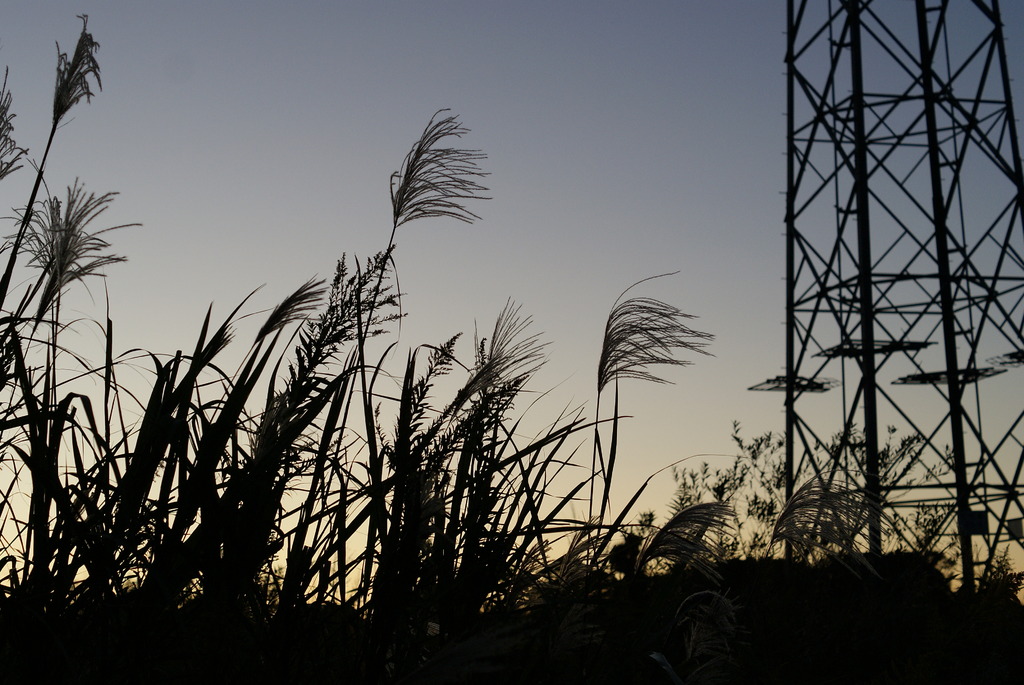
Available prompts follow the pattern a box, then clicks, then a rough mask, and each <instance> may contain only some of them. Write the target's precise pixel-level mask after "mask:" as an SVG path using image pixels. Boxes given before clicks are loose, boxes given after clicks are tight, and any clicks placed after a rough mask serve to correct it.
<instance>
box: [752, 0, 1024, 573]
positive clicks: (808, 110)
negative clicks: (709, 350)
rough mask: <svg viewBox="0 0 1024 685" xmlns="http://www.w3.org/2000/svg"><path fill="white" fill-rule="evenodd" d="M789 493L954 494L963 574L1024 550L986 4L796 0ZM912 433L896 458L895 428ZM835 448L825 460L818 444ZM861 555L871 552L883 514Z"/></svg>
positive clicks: (1003, 190) (1008, 218)
mask: <svg viewBox="0 0 1024 685" xmlns="http://www.w3.org/2000/svg"><path fill="white" fill-rule="evenodd" d="M787 23H788V26H787V35H788V51H787V56H786V61H787V72H788V79H787V84H788V93H787V96H788V107H787V110H788V112H787V121H788V141H787V145H788V155H787V156H788V168H787V189H786V236H787V238H786V250H787V260H786V283H787V290H786V298H787V302H786V330H787V353H786V354H787V358H786V375H785V376H780V377H777V378H774V379H771V380H769V381H767V382H765V383H762V384H761V385H759V386H755V388H756V389H775V390H781V391H784V392H785V393H786V400H785V404H786V416H787V418H786V438H787V455H786V458H787V467H788V474H789V482H788V484H787V487H788V489H790V491H792V487H793V483H794V482H795V481H796V479H797V478H800V477H804V476H806V475H807V474H809V473H821V472H826V471H829V470H830V469H832V468H836V467H838V468H839V469H841V470H844V471H846V473H847V474H848V475H849V476H851V477H852V478H854V479H855V480H856V481H857V482H860V483H862V484H863V487H864V489H865V491H866V492H867V493H868V495H869V496H871V497H873V498H877V500H878V501H879V502H881V503H883V504H885V505H886V506H891V507H895V508H899V507H914V506H919V505H920V504H922V503H928V502H931V503H940V504H941V503H946V504H948V505H949V509H948V511H949V513H948V515H946V516H945V519H944V524H943V525H944V526H945V528H944V529H945V530H946V531H947V532H949V533H951V534H954V533H955V534H958V535H959V536H960V547H961V551H962V552H963V555H962V556H963V571H964V579H965V581H966V582H968V583H972V582H973V577H974V566H975V564H974V553H973V552H972V543H974V544H977V545H979V548H980V552H981V556H980V557H979V559H980V561H981V562H983V563H988V562H990V561H991V560H992V558H993V555H994V554H995V553H996V550H997V548H1001V546H1003V545H1005V543H1007V542H1016V543H1018V544H1020V543H1021V542H1022V539H1021V519H1022V517H1024V505H1022V496H1024V480H1022V467H1024V386H1022V385H1021V382H1022V381H1024V369H1015V368H1014V367H1019V366H1021V365H1022V364H1024V330H1022V326H1024V224H1022V209H1024V175H1022V169H1021V158H1020V152H1019V146H1018V140H1017V131H1016V128H1015V125H1016V124H1015V120H1014V114H1013V106H1012V100H1011V95H1010V80H1009V74H1008V70H1007V57H1006V50H1005V45H1004V41H1003V27H1002V23H1001V19H1000V11H999V2H998V0H789V2H788V22H787ZM890 426H891V427H892V428H893V429H894V431H895V432H894V433H893V434H894V435H897V436H915V437H913V439H914V440H915V441H916V442H914V443H912V445H911V447H910V449H909V450H906V452H908V453H907V454H904V456H903V458H902V459H900V460H895V459H893V458H892V457H893V454H894V450H891V449H890V448H889V447H887V441H888V440H889V439H890V436H889V433H890V431H889V430H888V429H889V427H890ZM827 444H833V445H836V446H837V447H836V449H834V450H832V451H830V452H828V453H826V451H824V450H823V445H827ZM869 538H870V543H871V547H872V550H873V551H879V550H880V549H881V537H880V531H879V528H878V525H877V522H876V523H875V524H874V525H872V527H871V530H870V534H869Z"/></svg>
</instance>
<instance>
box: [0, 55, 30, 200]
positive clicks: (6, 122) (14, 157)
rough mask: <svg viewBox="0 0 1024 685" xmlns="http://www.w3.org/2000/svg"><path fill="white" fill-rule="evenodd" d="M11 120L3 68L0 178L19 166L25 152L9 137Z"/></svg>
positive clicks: (8, 94)
mask: <svg viewBox="0 0 1024 685" xmlns="http://www.w3.org/2000/svg"><path fill="white" fill-rule="evenodd" d="M13 121H14V112H12V111H11V91H9V90H7V69H4V83H3V85H2V86H0V180H3V179H4V178H6V177H7V176H9V175H10V174H12V173H14V172H15V171H17V170H18V169H20V168H21V164H20V162H21V158H22V156H23V155H24V154H25V150H24V149H22V148H20V147H18V146H17V145H16V144H15V142H14V139H13V138H12V137H11V132H12V131H14V124H13V123H12V122H13Z"/></svg>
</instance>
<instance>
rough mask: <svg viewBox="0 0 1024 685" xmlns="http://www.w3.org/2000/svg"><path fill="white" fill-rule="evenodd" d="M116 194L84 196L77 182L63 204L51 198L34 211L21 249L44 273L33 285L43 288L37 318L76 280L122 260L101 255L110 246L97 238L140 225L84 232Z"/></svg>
mask: <svg viewBox="0 0 1024 685" xmlns="http://www.w3.org/2000/svg"><path fill="white" fill-rule="evenodd" d="M116 195H117V193H106V194H104V195H101V196H99V197H97V196H96V194H95V193H89V194H88V195H87V194H86V192H85V188H84V187H83V186H82V185H80V184H79V183H78V180H77V179H76V180H75V183H74V185H72V186H69V187H68V191H67V196H66V199H65V201H64V203H61V201H60V200H59V199H57V198H50V199H49V200H47V201H45V202H44V203H43V207H42V210H41V211H38V212H33V214H32V219H31V222H30V224H29V230H28V232H27V233H26V234H25V244H24V249H25V251H26V252H28V253H29V255H31V260H30V261H29V264H30V265H32V266H35V267H38V268H40V269H42V270H43V279H44V281H41V285H39V284H37V286H36V287H37V288H38V287H41V288H42V291H41V294H40V299H39V309H38V313H37V316H42V314H43V313H44V312H45V311H46V310H47V309H48V308H49V307H50V305H51V304H53V303H54V302H55V301H56V299H57V298H58V297H59V295H60V293H61V292H63V291H64V290H65V289H66V288H67V287H68V286H69V285H71V284H72V283H74V282H75V281H80V280H83V279H84V278H85V277H86V276H103V273H102V270H103V268H104V267H106V266H109V265H111V264H116V263H118V262H123V261H125V258H124V257H121V256H119V255H113V254H104V251H105V250H107V248H109V247H110V243H108V242H107V241H106V240H105V239H104V238H102V237H100V236H102V235H103V234H104V233H108V232H110V231H113V230H116V229H119V228H128V227H131V226H138V225H139V224H122V225H120V226H111V227H109V228H104V229H101V230H99V231H95V232H89V231H88V230H87V228H88V226H89V224H90V223H91V222H92V221H93V220H94V219H96V218H97V217H98V216H99V215H100V214H102V213H103V212H105V211H106V209H107V207H109V206H110V203H111V202H113V200H114V197H115V196H116Z"/></svg>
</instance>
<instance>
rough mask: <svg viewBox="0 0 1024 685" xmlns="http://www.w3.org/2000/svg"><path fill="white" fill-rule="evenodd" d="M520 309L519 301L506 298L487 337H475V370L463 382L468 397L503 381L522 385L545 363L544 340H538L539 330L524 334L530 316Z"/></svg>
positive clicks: (530, 319)
mask: <svg viewBox="0 0 1024 685" xmlns="http://www.w3.org/2000/svg"><path fill="white" fill-rule="evenodd" d="M521 311H522V306H521V305H517V304H515V303H513V302H512V300H508V301H506V302H505V306H504V307H503V308H502V310H501V312H500V313H499V314H498V318H497V319H495V321H494V330H493V332H492V333H491V338H490V340H489V341H488V340H486V339H484V340H481V339H480V338H479V337H477V338H476V356H477V359H476V373H475V374H474V375H473V378H472V379H471V380H470V382H469V384H468V385H467V386H466V391H465V392H466V396H467V397H471V396H473V395H475V394H479V393H485V392H487V391H488V390H490V389H493V388H495V387H497V386H499V385H504V384H511V385H513V386H515V387H516V388H519V387H522V385H523V384H524V383H525V382H526V381H527V380H528V379H529V378H530V376H532V375H533V374H534V373H536V371H537V369H539V368H540V367H541V366H542V365H543V364H544V348H545V347H547V343H544V342H541V340H540V334H539V333H533V334H530V335H524V333H525V332H526V330H527V329H528V328H529V327H530V324H532V323H533V317H530V316H523V315H522V314H521V313H520V312H521Z"/></svg>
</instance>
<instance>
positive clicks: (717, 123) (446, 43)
mask: <svg viewBox="0 0 1024 685" xmlns="http://www.w3.org/2000/svg"><path fill="white" fill-rule="evenodd" d="M239 7H240V3H237V2H222V1H218V0H206V1H204V2H187V1H180V2H175V3H140V2H102V1H99V0H94V1H93V2H65V1H53V2H49V1H48V2H39V1H38V0H37V1H35V2H23V1H21V0H7V1H5V2H4V3H3V6H2V7H0V63H2V64H4V65H7V66H8V67H9V68H10V73H9V77H8V87H9V89H10V90H11V92H12V93H13V97H14V101H13V109H14V111H15V112H16V113H17V119H16V120H15V122H14V124H15V131H14V137H15V139H16V140H17V142H18V143H19V144H20V145H22V146H24V147H28V148H29V149H30V156H32V157H36V158H38V156H39V155H40V154H41V151H42V147H43V145H44V144H45V136H46V133H47V130H48V126H49V116H50V115H49V110H50V106H51V102H52V88H53V78H54V76H53V73H54V66H55V64H56V48H55V45H54V43H55V41H56V42H59V44H60V47H61V49H63V50H72V49H73V48H74V44H75V41H76V39H77V37H78V33H79V31H80V28H81V22H80V20H78V19H76V15H79V14H83V13H84V14H88V15H89V24H88V26H89V30H90V32H91V33H92V34H93V36H94V38H95V40H96V41H98V42H99V43H100V46H101V48H100V50H99V52H98V54H97V58H98V61H99V64H100V67H101V70H102V79H103V90H102V92H100V93H98V94H97V96H96V97H95V98H94V99H93V101H92V102H91V103H90V104H88V105H84V104H82V105H79V106H78V107H76V108H75V110H73V112H72V116H71V118H70V119H71V120H70V121H69V122H68V123H66V124H65V125H64V127H63V128H62V129H61V130H60V131H59V132H58V136H57V139H56V141H55V144H54V150H53V152H52V153H51V157H50V160H49V162H48V165H47V178H48V182H49V184H50V189H51V191H52V192H55V193H60V192H62V190H61V189H62V188H64V187H65V186H67V185H69V184H71V183H72V182H73V181H74V180H75V178H79V179H81V181H82V182H83V183H84V184H85V185H86V187H87V189H89V190H92V191H95V192H97V193H102V192H107V191H118V192H119V193H120V195H119V196H118V197H117V199H116V201H115V203H114V205H113V207H112V208H111V209H110V211H108V212H107V214H106V215H105V217H104V218H105V220H106V222H107V223H108V224H111V225H113V224H121V223H128V222H140V223H141V224H142V227H140V228H131V229H125V230H123V231H120V232H118V233H116V234H112V236H111V238H112V242H113V243H114V249H115V250H116V251H117V252H118V253H119V254H122V255H126V256H127V257H128V258H129V261H128V262H127V263H124V264H118V265H115V266H112V267H110V268H109V269H108V271H107V274H108V278H107V279H106V281H107V282H106V286H107V288H108V290H109V293H110V307H111V313H112V318H113V319H114V321H115V322H116V325H117V327H118V328H117V331H116V336H117V339H116V343H115V347H116V348H117V349H118V350H122V351H123V350H128V349H131V348H143V349H148V350H151V351H155V352H173V351H174V350H175V349H180V348H185V349H188V348H190V347H191V346H192V345H193V344H194V340H195V337H196V336H197V334H198V331H199V327H200V324H201V322H202V318H203V315H204V314H205V312H206V309H207V307H208V306H209V305H210V304H211V302H212V303H213V306H214V312H215V316H221V317H223V316H226V315H227V314H228V313H229V312H230V311H231V309H233V308H234V306H235V305H236V304H237V303H238V302H240V301H241V300H242V299H243V298H244V297H245V296H246V295H247V294H249V293H250V292H251V291H252V290H253V289H255V288H258V287H260V286H263V287H262V289H261V290H260V291H259V292H258V293H257V294H256V295H255V296H254V297H253V298H252V300H251V301H250V304H249V305H247V308H246V311H254V310H259V309H265V308H269V307H272V306H273V305H274V304H276V302H277V301H279V300H280V299H281V298H283V297H284V296H286V295H287V294H289V293H290V292H291V291H293V290H294V289H295V288H296V287H298V286H299V285H300V284H301V283H303V282H304V281H305V280H307V279H308V278H309V277H310V276H313V275H316V274H319V275H321V276H329V275H330V274H331V273H332V271H333V268H334V264H335V261H336V260H337V259H338V258H339V257H340V256H341V254H342V253H348V254H349V255H353V254H355V255H359V256H362V257H365V256H368V255H370V254H372V253H374V252H376V251H378V250H380V249H382V248H383V247H384V246H385V245H386V242H387V239H388V235H389V232H390V211H391V210H390V200H389V194H388V181H389V176H390V174H391V172H392V171H394V170H396V169H397V168H398V167H399V165H400V164H401V161H402V158H403V157H404V155H405V153H406V152H407V151H408V149H409V147H410V146H411V145H412V143H413V142H414V141H415V140H416V139H417V137H418V136H419V134H420V132H421V131H422V130H423V128H424V126H425V125H426V124H427V122H428V121H429V120H430V118H431V115H432V114H433V113H434V112H435V111H437V110H439V109H441V108H450V109H451V110H452V112H453V113H455V114H457V115H458V116H459V117H460V119H461V120H462V121H463V123H464V124H465V125H466V126H467V127H468V128H470V129H471V131H472V132H471V134H470V135H468V136H467V137H466V138H465V139H464V141H463V142H464V143H465V145H466V146H467V147H471V148H478V149H480V150H482V151H484V152H485V153H486V154H487V157H488V158H487V160H486V161H485V162H484V163H483V166H484V168H485V170H486V171H488V172H490V176H489V177H488V178H487V179H486V185H487V186H488V187H489V189H490V194H491V195H492V197H493V199H491V200H489V201H487V202H483V203H477V204H475V205H474V206H473V207H472V209H473V211H475V212H476V213H478V214H479V215H480V216H481V220H480V221H479V222H477V223H476V224H474V225H466V224H462V223H459V222H454V221H448V220H430V221H418V222H414V223H412V224H408V225H406V226H403V227H402V228H401V230H400V233H399V235H398V236H397V243H398V250H397V253H396V260H397V264H398V270H399V277H400V280H401V288H402V291H403V292H404V293H405V295H404V299H403V304H404V307H405V310H406V312H407V313H408V316H407V318H406V320H405V321H404V322H403V326H402V332H401V342H400V345H399V348H400V350H401V352H400V353H399V354H400V358H403V357H404V351H405V350H407V349H410V348H412V347H414V346H416V345H418V344H421V343H437V342H441V341H443V340H445V339H447V338H448V337H450V335H452V334H453V333H455V332H459V331H463V332H465V333H466V334H467V336H468V340H471V339H472V333H473V330H474V326H475V325H479V327H480V328H481V329H482V330H487V329H488V328H489V327H490V326H491V325H492V324H493V320H494V317H495V316H496V315H497V313H498V312H499V311H500V310H501V308H502V307H503V305H504V304H505V302H506V300H507V299H508V298H511V299H513V300H514V301H515V302H517V303H519V304H521V305H522V307H523V310H524V311H525V312H527V313H529V314H531V315H532V317H533V321H534V330H535V331H536V332H539V333H542V335H543V337H544V339H546V340H548V341H550V346H549V348H548V350H547V352H548V364H547V366H546V367H545V368H544V369H543V370H542V371H541V372H540V373H539V374H538V376H537V378H536V379H535V381H534V383H533V386H532V387H533V388H534V389H535V390H538V391H542V390H548V389H552V392H551V393H550V395H549V396H547V397H545V398H544V399H543V401H542V402H541V404H540V405H539V406H538V407H536V408H534V409H532V410H531V412H538V413H539V414H538V418H539V419H541V420H543V419H545V418H546V419H548V420H551V419H553V418H554V415H555V414H556V413H557V412H558V410H559V409H561V408H562V407H564V406H567V405H568V406H576V405H586V406H587V407H590V408H591V409H592V408H593V399H594V391H595V385H596V367H597V360H598V354H599V347H600V343H601V335H602V332H603V328H604V323H605V319H606V317H607V314H608V311H609V309H610V307H611V306H612V304H613V302H614V301H615V299H616V298H617V297H618V295H619V293H620V292H621V291H622V290H623V289H625V288H626V287H628V286H629V285H630V284H632V283H634V282H636V281H638V280H640V279H643V278H646V277H648V276H652V275H655V274H662V273H667V272H678V273H677V274H676V275H674V276H672V277H667V278H664V279H659V280H657V281H654V282H652V283H648V284H645V285H644V286H643V287H642V288H641V289H638V290H636V291H633V292H634V293H635V294H642V295H649V296H652V297H657V298H659V299H663V300H665V301H667V302H669V303H671V304H673V305H676V306H678V307H679V308H680V309H682V310H683V311H685V312H688V313H690V314H693V315H695V316H697V317H699V318H698V319H697V320H696V321H694V322H693V324H694V327H696V328H698V329H700V330H703V331H707V332H710V333H712V334H714V335H715V336H716V339H715V341H714V343H713V344H712V345H711V347H710V351H711V352H712V353H713V355H714V356H713V357H697V356H692V357H690V358H691V359H692V361H693V362H694V364H693V365H692V366H689V367H686V368H682V369H675V370H671V371H669V372H668V373H667V377H668V378H669V379H671V380H672V381H674V383H673V384H671V385H651V384H645V383H641V382H626V383H624V384H623V386H622V400H621V401H622V411H623V413H625V414H629V415H632V416H633V417H634V418H631V419H630V420H629V422H628V423H627V425H626V426H625V427H624V429H623V437H622V450H623V457H622V461H621V462H620V465H619V468H620V469H622V472H621V474H620V475H621V476H622V481H621V482H620V486H621V488H620V492H625V491H630V490H632V488H634V487H636V486H638V485H639V484H640V483H641V482H642V481H643V479H644V478H646V477H647V476H648V475H650V474H651V473H654V472H656V471H658V470H659V469H662V468H664V467H665V466H667V465H668V464H670V463H672V462H675V461H677V460H679V459H683V458H686V457H690V456H691V455H701V454H732V453H734V451H735V450H734V446H733V444H732V442H731V440H730V433H731V430H732V422H733V421H734V420H737V421H740V422H741V423H742V424H743V426H744V433H745V434H746V435H748V436H753V435H755V434H758V433H761V432H764V431H767V430H776V431H779V430H782V428H783V412H782V396H781V394H777V393H755V392H750V391H748V390H747V388H748V387H749V386H751V385H753V384H755V383H758V382H760V381H763V380H765V379H767V378H769V377H771V376H776V375H779V374H782V373H784V333H785V329H784V327H783V320H784V308H783V305H784V278H783V277H784V273H785V272H784V240H783V229H784V225H783V214H784V197H783V195H782V191H783V190H784V186H785V168H786V167H785V163H786V160H785V155H784V152H785V118H784V112H785V76H784V64H783V57H784V51H785V36H784V30H785V21H786V17H785V3H784V2H782V1H781V0H775V1H772V2H766V1H765V0H719V1H717V2H706V1H697V0H677V1H675V2H645V3H639V4H638V3H625V2H602V1H594V2H588V3H586V4H585V5H584V4H581V3H576V2H551V1H550V0H546V1H544V2H533V1H530V0H527V1H518V2H514V3H513V2H496V1H495V2H480V1H454V0H439V1H437V2H412V1H405V2H394V1H388V2H337V1H335V2H290V3H284V2H267V1H253V2H248V3H245V5H244V9H243V10H240V9H238V8H239ZM1019 9H1020V8H1019V7H1018V8H1017V9H1015V10H1012V11H1018V10H1019ZM1007 23H1008V26H1010V27H1012V26H1014V24H1013V23H1012V22H1011V21H1009V19H1008V21H1007ZM1016 25H1022V24H1021V23H1018V24H1016ZM1012 38H1014V36H1013V35H1012V28H1011V40H1012ZM1008 49H1009V50H1010V60H1011V73H1018V74H1020V73H1024V46H1021V45H1020V44H1019V43H1016V42H1010V43H1009V44H1008ZM1017 100H1018V101H1019V102H1024V100H1022V99H1021V98H1020V97H1018V98H1017ZM31 181H32V177H31V174H29V173H27V172H26V170H23V171H22V172H21V173H20V174H18V175H16V176H15V177H13V178H11V179H8V181H7V182H5V183H4V184H3V187H0V204H2V205H3V206H4V207H5V208H16V207H18V206H19V203H23V202H24V200H25V198H27V196H28V192H29V189H30V184H31ZM5 211H6V209H5ZM92 293H93V295H94V296H96V303H95V304H93V303H92V302H91V301H90V300H89V299H88V298H82V300H81V301H80V305H81V306H80V311H81V315H82V316H85V317H93V318H95V317H102V316H103V315H104V314H103V305H102V284H100V285H95V284H94V286H93V289H92ZM80 335H82V336H83V337H86V338H87V337H88V336H89V335H90V332H89V330H88V327H85V328H84V329H83V331H82V332H81V333H80ZM467 342H468V341H467ZM462 351H463V354H464V355H465V356H466V357H467V358H469V357H470V355H471V351H470V349H469V345H468V344H467V345H464V346H463V348H462ZM701 459H702V457H694V458H692V459H691V461H689V462H687V463H689V464H693V465H698V464H699V462H700V460H701ZM710 459H711V460H712V462H713V463H722V464H723V465H724V463H727V459H726V458H724V457H711V458H710ZM716 459H717V460H718V462H715V461H714V460H716ZM671 491H672V482H671V477H670V476H668V475H667V474H662V475H661V476H659V477H658V478H657V479H656V480H655V481H654V482H653V484H652V486H651V489H650V495H649V497H648V498H647V500H646V502H647V505H648V508H657V507H659V506H661V505H662V504H663V503H664V502H666V501H667V499H668V497H669V496H670V494H671Z"/></svg>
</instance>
